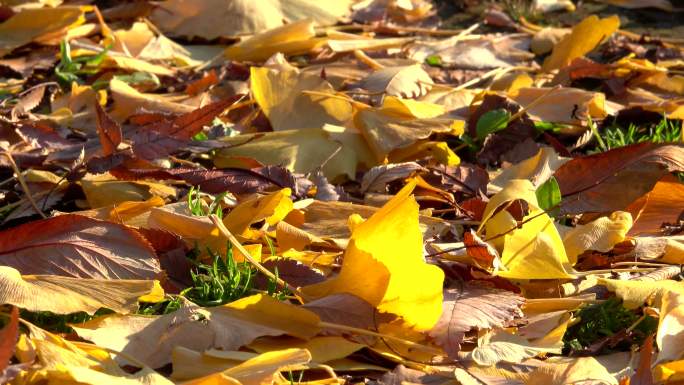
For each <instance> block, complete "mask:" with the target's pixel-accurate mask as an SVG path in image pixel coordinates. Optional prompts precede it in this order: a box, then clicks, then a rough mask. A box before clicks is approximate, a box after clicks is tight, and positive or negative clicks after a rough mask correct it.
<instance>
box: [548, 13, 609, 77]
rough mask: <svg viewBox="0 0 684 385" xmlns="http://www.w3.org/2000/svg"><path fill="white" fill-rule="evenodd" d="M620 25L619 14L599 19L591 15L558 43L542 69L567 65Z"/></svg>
mask: <svg viewBox="0 0 684 385" xmlns="http://www.w3.org/2000/svg"><path fill="white" fill-rule="evenodd" d="M619 27H620V19H619V18H618V17H617V16H615V15H614V16H611V17H607V18H605V19H599V18H598V16H596V15H591V16H589V17H587V18H585V19H584V20H582V21H581V22H580V23H579V24H577V25H575V26H574V27H573V28H572V31H571V32H570V34H569V35H566V36H565V37H564V38H563V39H561V40H560V42H558V44H556V46H555V47H554V48H553V51H552V52H551V55H550V56H549V57H548V58H546V60H545V61H544V65H543V67H542V69H543V70H544V71H545V72H548V71H551V70H554V69H558V68H561V67H565V66H566V65H568V64H570V62H571V61H572V60H573V59H576V58H578V57H582V56H584V55H585V54H587V53H589V52H590V51H592V50H593V49H594V48H596V46H597V45H599V43H601V41H602V40H603V39H605V38H607V37H610V35H612V34H613V32H615V31H617V29H618V28H619Z"/></svg>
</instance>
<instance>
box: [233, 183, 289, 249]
mask: <svg viewBox="0 0 684 385" xmlns="http://www.w3.org/2000/svg"><path fill="white" fill-rule="evenodd" d="M291 194H292V191H291V190H290V189H289V188H284V189H282V190H280V191H276V192H273V193H270V194H268V195H264V196H255V197H252V198H250V199H248V200H246V201H243V202H240V204H239V205H237V206H236V207H235V208H234V209H233V210H231V211H230V213H229V214H228V215H227V216H226V217H225V218H223V223H224V224H225V225H226V228H228V230H230V231H231V232H232V233H234V234H235V235H242V236H244V237H250V235H251V234H252V232H251V231H249V230H250V229H249V226H250V225H251V224H252V223H256V222H260V221H263V220H265V221H266V223H267V224H268V225H269V226H273V225H275V224H277V223H278V222H280V221H281V220H282V219H283V218H285V216H286V215H287V214H288V213H289V212H290V211H292V199H290V195H291Z"/></svg>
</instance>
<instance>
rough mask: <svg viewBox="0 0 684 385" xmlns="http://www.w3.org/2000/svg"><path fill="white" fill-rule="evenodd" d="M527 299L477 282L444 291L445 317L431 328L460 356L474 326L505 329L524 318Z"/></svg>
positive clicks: (450, 352) (452, 353)
mask: <svg viewBox="0 0 684 385" xmlns="http://www.w3.org/2000/svg"><path fill="white" fill-rule="evenodd" d="M524 302H525V299H524V298H523V297H521V296H519V295H516V294H514V293H512V292H509V291H505V290H499V289H491V288H489V287H485V286H480V285H477V284H474V283H465V284H464V285H463V286H461V287H459V288H452V289H447V290H446V291H445V292H444V305H443V309H444V310H443V312H442V317H441V318H440V319H439V321H437V324H436V325H435V327H434V328H433V329H432V330H431V331H430V336H431V337H433V338H434V339H435V340H436V342H437V344H438V345H440V346H441V347H442V348H443V349H444V350H445V351H446V352H447V354H448V355H449V356H450V357H452V358H456V357H457V353H458V352H459V351H460V350H461V341H463V338H464V337H465V333H467V332H469V331H470V330H472V329H480V330H482V329H491V328H502V327H505V326H506V324H507V323H508V322H510V321H512V320H514V319H515V318H519V317H522V316H523V314H522V311H521V310H520V307H521V306H522V305H523V303H524Z"/></svg>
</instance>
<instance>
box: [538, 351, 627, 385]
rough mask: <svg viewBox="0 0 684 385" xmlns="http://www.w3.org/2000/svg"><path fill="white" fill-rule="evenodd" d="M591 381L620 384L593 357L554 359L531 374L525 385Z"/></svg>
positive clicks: (613, 384)
mask: <svg viewBox="0 0 684 385" xmlns="http://www.w3.org/2000/svg"><path fill="white" fill-rule="evenodd" d="M589 381H590V382H593V383H596V384H599V383H600V384H610V385H617V384H618V381H617V380H616V379H615V377H614V376H613V375H612V374H611V373H610V372H609V371H608V370H607V369H606V367H604V366H603V365H601V363H600V362H599V361H597V360H596V359H595V358H593V357H580V358H570V357H554V359H553V360H549V361H547V362H544V363H543V364H542V365H540V366H539V367H537V368H536V369H534V370H533V371H532V372H531V373H529V374H528V376H527V378H526V381H525V384H526V385H536V384H578V383H583V382H589Z"/></svg>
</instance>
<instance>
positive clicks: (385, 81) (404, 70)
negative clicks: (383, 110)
mask: <svg viewBox="0 0 684 385" xmlns="http://www.w3.org/2000/svg"><path fill="white" fill-rule="evenodd" d="M432 84H433V82H432V79H431V78H430V75H428V73H427V72H425V70H423V69H422V68H421V67H420V66H419V65H417V64H415V65H411V66H403V67H385V68H381V69H378V70H376V71H374V72H373V73H371V74H370V75H368V76H367V77H366V78H365V79H363V81H362V86H363V88H364V89H365V90H367V91H369V92H372V93H375V94H380V93H385V94H387V95H390V96H396V97H402V98H406V99H411V98H417V97H419V96H422V95H424V94H425V93H427V92H428V91H429V90H430V88H432Z"/></svg>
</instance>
